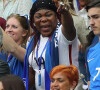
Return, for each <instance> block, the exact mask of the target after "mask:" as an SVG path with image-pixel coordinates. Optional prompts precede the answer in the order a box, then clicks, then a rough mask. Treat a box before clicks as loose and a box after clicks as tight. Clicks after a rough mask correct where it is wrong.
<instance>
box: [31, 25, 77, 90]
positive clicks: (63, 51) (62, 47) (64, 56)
mask: <svg viewBox="0 0 100 90" xmlns="http://www.w3.org/2000/svg"><path fill="white" fill-rule="evenodd" d="M58 30H59V33H58V37H57V38H58V49H59V63H60V64H63V65H70V63H69V45H70V44H72V51H71V56H72V64H73V65H75V66H76V67H78V42H77V40H78V39H77V36H76V38H75V39H74V40H73V41H68V40H67V39H66V38H65V37H64V35H63V34H62V31H61V26H60V27H59V29H58ZM47 41H48V37H42V35H41V36H40V45H39V49H38V52H39V53H38V54H39V55H38V56H40V55H41V53H42V51H43V48H44V46H45V44H46V42H47ZM36 50H37V46H36V48H35V51H34V52H32V53H33V54H32V53H31V54H30V56H29V64H30V66H32V68H33V69H34V70H35V85H36V90H45V76H44V75H45V69H44V64H42V66H41V86H38V75H39V66H38V65H37V63H36V60H35V59H34V58H35V57H36ZM45 51H46V50H45ZM45 51H44V53H43V55H42V57H43V58H42V63H44V62H45ZM32 55H33V56H32Z"/></svg>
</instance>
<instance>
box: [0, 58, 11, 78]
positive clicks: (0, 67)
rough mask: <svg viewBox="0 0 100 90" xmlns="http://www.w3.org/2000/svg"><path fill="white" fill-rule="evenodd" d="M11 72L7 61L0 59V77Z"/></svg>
mask: <svg viewBox="0 0 100 90" xmlns="http://www.w3.org/2000/svg"><path fill="white" fill-rule="evenodd" d="M7 74H10V68H9V65H8V63H7V62H6V61H3V60H0V77H2V76H5V75H7Z"/></svg>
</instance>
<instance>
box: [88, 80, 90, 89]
mask: <svg viewBox="0 0 100 90" xmlns="http://www.w3.org/2000/svg"><path fill="white" fill-rule="evenodd" d="M89 85H90V81H88V90H89Z"/></svg>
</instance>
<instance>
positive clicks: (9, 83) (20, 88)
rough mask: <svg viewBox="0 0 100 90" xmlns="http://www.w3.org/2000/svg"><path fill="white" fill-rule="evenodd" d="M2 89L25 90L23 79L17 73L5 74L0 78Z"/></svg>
mask: <svg viewBox="0 0 100 90" xmlns="http://www.w3.org/2000/svg"><path fill="white" fill-rule="evenodd" d="M0 81H1V82H2V84H3V87H4V90H25V86H24V83H23V80H22V79H21V78H20V77H18V76H17V75H6V76H3V77H1V78H0Z"/></svg>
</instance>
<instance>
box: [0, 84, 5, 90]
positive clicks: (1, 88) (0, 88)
mask: <svg viewBox="0 0 100 90" xmlns="http://www.w3.org/2000/svg"><path fill="white" fill-rule="evenodd" d="M0 90H4V88H3V84H2V82H0Z"/></svg>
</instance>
